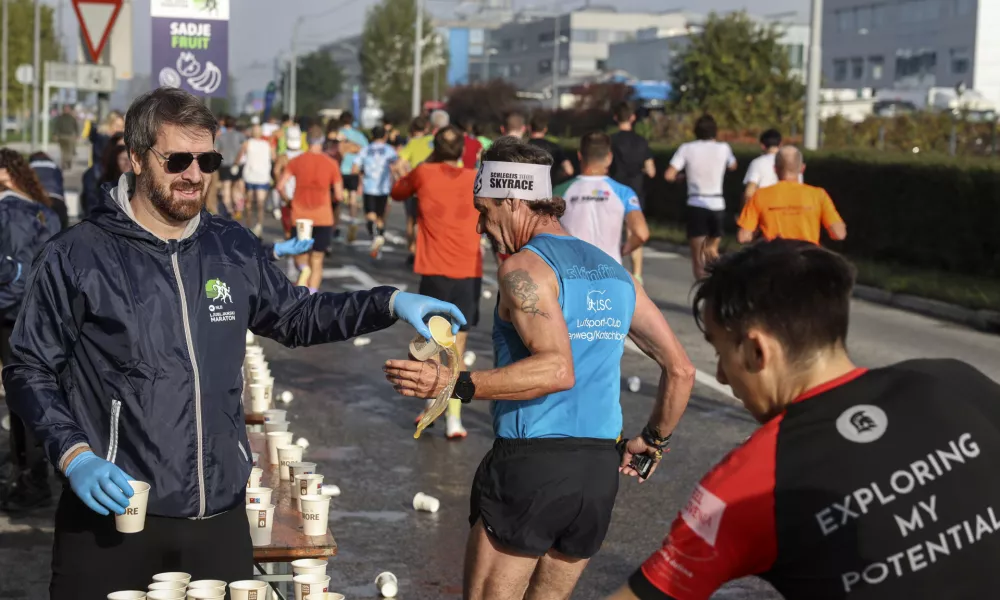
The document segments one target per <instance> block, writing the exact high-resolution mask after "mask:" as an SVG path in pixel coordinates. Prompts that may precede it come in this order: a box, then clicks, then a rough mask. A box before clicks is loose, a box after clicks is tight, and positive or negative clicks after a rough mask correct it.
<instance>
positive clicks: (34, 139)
mask: <svg viewBox="0 0 1000 600" xmlns="http://www.w3.org/2000/svg"><path fill="white" fill-rule="evenodd" d="M34 62H35V78H34V81H33V82H32V86H31V108H32V114H33V115H34V117H35V118H34V119H33V121H32V123H31V149H32V150H37V149H38V142H39V139H38V136H39V132H38V125H39V124H40V123H41V118H42V115H41V110H40V109H39V103H40V100H41V99H40V98H39V94H38V87H39V84H40V83H41V81H42V0H35V61H34Z"/></svg>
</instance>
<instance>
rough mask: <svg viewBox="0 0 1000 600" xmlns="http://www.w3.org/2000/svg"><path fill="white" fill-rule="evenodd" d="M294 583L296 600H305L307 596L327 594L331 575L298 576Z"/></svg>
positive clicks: (293, 578)
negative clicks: (319, 593) (320, 593)
mask: <svg viewBox="0 0 1000 600" xmlns="http://www.w3.org/2000/svg"><path fill="white" fill-rule="evenodd" d="M292 581H293V582H294V583H295V600H305V598H306V596H309V595H310V594H315V593H317V592H325V591H327V589H328V588H329V587H330V576H329V575H296V576H295V577H292Z"/></svg>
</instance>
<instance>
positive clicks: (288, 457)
mask: <svg viewBox="0 0 1000 600" xmlns="http://www.w3.org/2000/svg"><path fill="white" fill-rule="evenodd" d="M300 460H302V446H296V445H295V444H290V445H288V446H278V475H279V476H280V477H281V480H282V481H288V480H289V478H290V475H289V474H288V463H293V462H299V461H300Z"/></svg>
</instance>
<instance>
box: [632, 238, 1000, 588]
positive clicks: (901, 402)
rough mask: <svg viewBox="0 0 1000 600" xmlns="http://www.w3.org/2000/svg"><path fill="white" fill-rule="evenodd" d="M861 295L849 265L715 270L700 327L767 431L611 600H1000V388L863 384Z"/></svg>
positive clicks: (930, 381) (917, 367)
mask: <svg viewBox="0 0 1000 600" xmlns="http://www.w3.org/2000/svg"><path fill="white" fill-rule="evenodd" d="M852 284H853V273H852V269H851V267H850V266H849V264H848V263H847V262H846V261H845V260H844V259H842V258H841V257H839V256H838V255H836V254H833V253H831V252H829V251H827V250H823V249H821V248H818V247H816V246H814V245H812V244H808V243H805V242H797V241H789V240H776V241H773V242H764V243H758V244H756V245H754V246H751V247H749V248H747V249H745V250H743V251H741V252H739V253H737V254H734V255H731V256H727V257H725V258H724V259H722V260H720V261H718V262H717V263H715V264H713V265H712V266H711V267H709V275H708V277H707V278H706V279H704V280H703V281H702V283H701V285H700V287H699V289H698V292H697V294H696V298H695V317H696V319H697V320H698V322H699V324H700V325H701V327H702V329H703V330H704V331H705V337H706V338H707V339H708V341H709V342H710V343H711V344H712V345H713V346H714V347H715V349H716V351H717V353H718V355H719V366H718V379H719V381H720V382H722V383H724V384H729V385H731V386H732V388H733V392H734V393H735V395H736V397H737V398H739V399H740V400H741V401H742V402H743V404H744V405H745V406H746V408H747V410H749V411H750V412H751V413H753V415H754V417H756V418H757V419H758V420H759V421H760V422H761V423H763V426H762V427H761V428H760V429H759V430H757V431H756V432H755V433H754V434H753V435H752V436H750V438H749V439H748V440H747V441H746V442H745V443H744V444H743V445H741V446H740V447H738V448H737V449H735V450H734V451H733V452H731V453H730V454H729V455H728V456H727V457H726V458H725V459H723V460H722V462H720V463H719V464H718V465H716V466H715V468H713V469H712V470H711V471H710V472H709V473H708V475H706V476H705V477H704V478H703V479H702V480H701V482H700V483H699V484H698V486H697V487H696V488H695V490H694V493H693V494H692V496H691V499H690V500H689V501H688V503H687V505H686V506H684V507H683V509H682V510H681V512H680V514H679V516H678V518H677V519H676V520H675V521H674V523H673V525H672V527H671V530H670V535H669V536H668V537H667V539H666V540H665V541H664V543H663V547H662V548H661V549H659V550H657V551H656V552H655V553H654V554H653V555H652V556H651V557H650V558H649V559H648V560H646V562H645V563H643V565H642V567H641V568H640V569H639V570H637V571H636V572H635V573H634V574H633V575H632V576H631V577H630V578H629V580H628V584H627V585H626V586H625V587H623V588H622V589H621V590H619V591H618V592H617V593H616V594H615V595H614V596H613V598H614V599H615V600H628V599H635V598H639V599H641V600H654V599H656V600H660V599H675V600H703V599H705V598H708V597H709V596H710V595H711V594H712V593H713V592H714V591H715V590H716V589H718V588H719V587H720V586H722V584H724V583H725V582H727V581H730V580H732V579H736V578H738V577H743V576H745V575H758V576H760V577H762V578H763V579H765V580H767V581H768V582H770V583H771V584H772V585H774V587H775V588H776V589H777V590H778V591H779V592H781V593H782V594H783V595H784V596H785V597H786V598H789V599H790V600H796V599H809V600H814V599H827V598H849V599H851V600H855V599H861V600H868V599H875V598H878V599H884V598H906V599H908V600H912V599H923V598H926V599H932V598H933V599H938V598H948V599H949V600H953V599H960V598H969V599H973V598H975V599H979V598H993V597H996V596H997V594H998V593H1000V592H998V590H1000V569H998V568H997V560H998V557H1000V478H998V477H997V475H996V469H997V467H996V465H997V462H998V461H1000V385H997V383H995V382H993V381H991V380H990V379H988V378H987V377H986V376H985V375H983V374H982V373H980V372H979V371H977V370H976V369H975V368H973V367H971V366H969V365H967V364H965V363H962V362H959V361H956V360H912V361H907V362H903V363H899V364H896V365H892V366H889V367H885V368H881V369H874V370H870V371H868V370H865V369H859V368H857V367H856V366H855V365H854V364H853V363H852V362H851V360H850V358H849V357H848V355H847V350H846V348H845V338H846V335H847V324H848V313H849V306H850V293H851V287H852Z"/></svg>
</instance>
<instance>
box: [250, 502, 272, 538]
mask: <svg viewBox="0 0 1000 600" xmlns="http://www.w3.org/2000/svg"><path fill="white" fill-rule="evenodd" d="M247 521H249V523H250V541H251V542H253V545H254V546H267V545H268V544H270V543H271V529H272V528H273V527H274V505H273V504H265V505H261V504H248V505H247Z"/></svg>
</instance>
